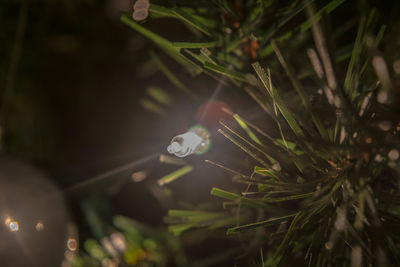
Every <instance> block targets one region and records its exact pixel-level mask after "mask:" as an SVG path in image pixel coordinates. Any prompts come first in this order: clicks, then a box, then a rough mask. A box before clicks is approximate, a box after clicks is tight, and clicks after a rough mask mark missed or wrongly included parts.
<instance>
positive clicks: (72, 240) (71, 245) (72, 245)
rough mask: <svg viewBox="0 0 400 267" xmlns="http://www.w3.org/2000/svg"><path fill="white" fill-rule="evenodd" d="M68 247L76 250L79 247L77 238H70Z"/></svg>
mask: <svg viewBox="0 0 400 267" xmlns="http://www.w3.org/2000/svg"><path fill="white" fill-rule="evenodd" d="M67 248H68V249H69V250H70V251H76V249H77V248H78V242H77V241H76V239H75V238H69V239H68V241H67Z"/></svg>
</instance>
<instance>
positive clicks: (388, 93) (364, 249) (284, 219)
mask: <svg viewBox="0 0 400 267" xmlns="http://www.w3.org/2000/svg"><path fill="white" fill-rule="evenodd" d="M196 2H198V7H196V5H195V3H196ZM360 2H362V4H360V6H362V7H363V9H362V11H361V12H360V13H358V12H357V7H356V6H354V5H352V4H350V3H349V1H347V2H346V1H341V0H333V1H291V3H289V4H286V3H285V4H283V3H282V2H281V1H273V0H271V1H261V0H258V1H255V0H254V1H214V2H213V4H209V5H208V6H207V11H208V12H205V11H204V9H203V8H204V5H203V3H204V2H203V1H191V4H190V6H185V2H181V4H180V5H178V6H176V7H174V6H172V7H169V8H167V7H161V6H158V5H155V4H152V5H151V8H150V13H151V15H152V17H154V18H159V17H160V16H164V17H170V18H176V19H180V20H181V21H183V22H184V23H187V24H188V27H193V28H194V30H196V31H199V32H200V33H201V34H199V35H198V37H197V39H196V38H194V39H196V41H195V42H187V41H186V40H184V42H181V41H182V40H179V41H180V42H175V43H172V42H170V41H165V40H164V39H160V38H159V37H157V36H156V35H155V34H154V33H151V32H150V31H149V32H148V31H147V30H144V27H143V26H139V24H137V23H135V22H133V21H131V20H130V18H129V15H126V14H125V15H123V16H122V21H123V22H125V23H127V24H128V25H129V26H131V27H132V28H133V29H136V30H138V31H139V32H141V33H143V34H144V35H145V36H147V37H149V38H150V39H152V40H153V41H154V42H156V43H157V44H158V45H159V46H160V47H161V48H162V49H163V50H164V51H165V52H167V53H168V54H169V55H170V56H171V57H173V58H174V59H176V60H177V61H178V62H179V63H181V64H187V62H190V64H193V65H196V66H200V67H202V68H204V69H207V70H211V71H213V72H215V73H217V74H219V75H223V76H226V77H228V78H229V79H230V80H231V83H232V85H233V86H232V87H237V88H243V91H246V92H247V93H248V94H249V95H250V96H251V97H252V98H253V99H254V100H255V101H256V102H257V103H258V104H259V105H260V107H261V109H263V110H264V111H265V113H266V114H265V116H268V117H270V118H271V119H272V120H273V121H275V122H276V125H264V123H265V121H267V120H265V119H259V120H258V121H254V122H247V121H246V120H245V119H243V118H246V114H240V116H242V117H243V118H241V117H239V115H235V116H236V117H235V118H236V121H237V122H238V123H239V126H240V127H241V128H242V130H244V132H242V131H241V130H240V129H239V128H238V127H237V126H234V125H228V124H227V123H224V122H221V126H222V127H223V129H222V130H220V133H222V134H223V135H224V136H225V137H227V138H228V139H229V140H230V141H232V142H233V143H234V144H236V145H237V146H238V147H239V148H240V149H242V150H243V151H245V152H246V153H247V154H248V155H249V157H250V158H252V159H254V162H255V164H256V165H255V168H254V172H253V173H249V174H242V173H239V172H237V171H235V170H233V169H234V166H229V167H225V166H221V165H219V164H216V163H214V164H215V165H216V166H219V167H222V168H224V169H226V170H227V171H228V172H231V173H232V174H233V175H234V178H233V180H234V181H237V182H239V183H244V184H247V188H246V189H245V190H244V191H243V192H242V195H239V194H236V193H230V192H227V191H225V190H222V189H218V188H214V189H213V190H212V191H211V194H212V195H214V196H218V197H220V198H223V199H225V200H228V202H224V205H223V206H224V208H225V209H226V210H227V211H229V212H230V213H231V214H233V215H236V216H237V217H238V218H241V220H237V221H236V222H234V223H233V225H232V222H231V221H227V222H226V225H229V224H231V225H232V227H231V228H229V229H228V230H227V234H229V235H237V236H238V237H239V238H240V239H241V240H242V241H243V242H246V243H247V244H248V246H247V249H246V254H247V257H248V259H249V261H248V262H252V263H253V264H254V263H255V262H257V263H259V264H262V265H263V266H307V265H308V266H350V265H351V266H367V265H368V266H389V265H390V266H398V265H400V258H399V255H400V251H399V245H400V232H399V227H398V226H399V223H400V212H399V204H400V203H399V202H398V199H399V184H398V183H399V170H400V169H399V168H400V167H399V160H398V157H399V156H398V153H399V150H400V142H399V132H398V130H399V128H398V125H399V122H400V121H399V119H400V116H399V109H398V105H399V102H398V96H399V95H398V90H399V85H398V79H399V73H397V74H396V73H393V71H392V70H391V66H392V64H393V62H394V61H395V60H396V58H392V55H391V54H384V52H385V51H382V50H381V49H384V48H385V49H393V48H392V47H393V46H396V42H398V41H399V39H398V37H397V36H394V35H393V34H392V32H391V31H394V28H395V27H388V29H386V28H387V27H386V26H385V25H384V24H383V21H384V19H383V16H385V14H384V13H382V12H383V10H380V9H374V8H373V7H372V6H370V5H369V3H368V2H367V1H360ZM342 5H343V6H344V7H343V6H342ZM316 7H317V8H316ZM341 8H342V10H341ZM345 8H348V9H351V10H350V11H351V12H353V14H351V15H348V14H347V13H346V12H345V10H343V9H345ZM393 8H394V9H395V8H398V7H397V6H394V7H393ZM337 10H338V11H337ZM340 10H341V12H340V13H335V12H336V11H337V12H339V11H340ZM395 10H397V11H398V9H395ZM366 11H368V12H366ZM340 14H342V15H343V14H345V15H343V16H344V17H343V18H341V17H338V16H340ZM352 21H354V22H356V23H351V22H352ZM321 22H324V23H321ZM398 23H399V22H398V21H395V22H394V23H393V25H398ZM326 25H330V28H328V27H326V28H328V31H327V32H326V33H324V28H323V26H326ZM348 25H351V26H350V27H349V26H348ZM357 25H358V27H357ZM387 30H389V31H387ZM349 36H350V37H349ZM382 42H383V43H384V45H382ZM397 46H398V44H397ZM314 47H315V48H314ZM346 47H351V48H352V51H351V53H348V52H347V53H346V54H340V53H339V51H350V50H349V49H348V48H346ZM183 48H185V49H190V53H191V54H192V55H193V56H194V57H195V58H196V59H198V60H197V61H196V62H194V61H191V60H190V61H189V59H188V60H185V59H184V58H185V57H186V55H187V53H186V54H184V53H182V49H183ZM272 53H275V56H274V57H273V56H272V55H271V54H272ZM338 53H339V54H340V56H338V57H336V55H338ZM204 55H207V56H204ZM307 55H308V57H307ZM397 60H398V59H397ZM254 61H257V62H255V63H254ZM251 66H252V67H253V68H251ZM199 73H200V72H199ZM255 76H257V77H258V79H257V78H256V77H255ZM175 83H176V82H175ZM396 86H397V87H396ZM232 90H235V88H232ZM318 91H319V92H320V93H318ZM231 124H232V123H231ZM235 127H236V128H235ZM265 129H268V130H265ZM245 134H247V135H248V138H247V137H244V135H245ZM220 149H223V147H221V148H220ZM258 166H262V167H258ZM231 168H232V169H231ZM249 214H253V215H249ZM170 215H171V214H170ZM200 215H201V216H200ZM200 215H196V216H200V217H196V218H197V219H196V221H190V218H192V217H193V216H194V215H191V214H190V212H189V211H187V212H186V213H185V214H183V215H182V214H181V215H179V214H176V212H175V213H174V215H173V216H178V217H182V218H186V221H187V220H189V224H186V225H180V228H179V229H177V228H175V226H172V228H173V229H175V230H174V232H175V233H177V232H181V231H183V230H187V229H189V228H191V227H200V226H203V227H205V226H207V227H209V226H210V225H211V222H212V220H211V222H210V221H209V222H207V223H204V224H199V223H198V222H199V220H198V219H199V218H202V219H201V220H205V221H207V220H210V218H214V216H226V215H223V214H220V215H218V214H217V213H216V214H208V213H202V214H200ZM210 216H211V217H210ZM222 218H223V217H222ZM201 220H200V221H201ZM221 226H222V225H221ZM182 227H183V228H182ZM260 251H261V256H260Z"/></svg>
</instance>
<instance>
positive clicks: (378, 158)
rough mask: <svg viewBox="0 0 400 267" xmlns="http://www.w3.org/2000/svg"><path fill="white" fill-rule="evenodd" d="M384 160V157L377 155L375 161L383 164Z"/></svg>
mask: <svg viewBox="0 0 400 267" xmlns="http://www.w3.org/2000/svg"><path fill="white" fill-rule="evenodd" d="M382 160H383V157H382V156H381V155H380V154H376V156H375V161H376V162H382Z"/></svg>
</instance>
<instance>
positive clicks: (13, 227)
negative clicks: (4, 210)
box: [8, 221, 19, 232]
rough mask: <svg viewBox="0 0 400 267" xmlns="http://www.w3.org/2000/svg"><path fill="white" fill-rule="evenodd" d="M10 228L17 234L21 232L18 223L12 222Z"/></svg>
mask: <svg viewBox="0 0 400 267" xmlns="http://www.w3.org/2000/svg"><path fill="white" fill-rule="evenodd" d="M8 228H9V229H10V231H11V232H17V231H18V230H19V223H18V222H17V221H11V222H10V223H9V224H8Z"/></svg>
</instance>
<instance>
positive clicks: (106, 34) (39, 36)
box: [0, 0, 251, 266]
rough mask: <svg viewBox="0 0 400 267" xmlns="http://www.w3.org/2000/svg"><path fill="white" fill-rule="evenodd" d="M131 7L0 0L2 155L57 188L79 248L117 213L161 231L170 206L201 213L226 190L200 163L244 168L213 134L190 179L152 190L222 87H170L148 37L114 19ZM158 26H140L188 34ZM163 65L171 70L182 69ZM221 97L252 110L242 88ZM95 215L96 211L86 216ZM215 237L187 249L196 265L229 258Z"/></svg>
mask: <svg viewBox="0 0 400 267" xmlns="http://www.w3.org/2000/svg"><path fill="white" fill-rule="evenodd" d="M133 4H134V1H131V0H109V1H106V0H104V1H102V0H100V1H94V0H72V1H61V0H56V1H13V0H6V1H4V2H2V4H1V5H0V20H1V32H0V39H1V47H2V49H1V58H2V60H1V67H0V77H1V79H0V81H1V92H0V93H1V126H2V128H1V133H2V140H3V142H2V147H1V149H2V151H3V154H4V155H7V157H6V159H7V158H8V157H12V158H15V159H18V160H19V161H21V162H25V163H21V164H26V162H28V163H30V164H32V165H34V166H36V167H37V168H38V169H40V170H41V172H43V173H44V174H45V176H47V177H48V178H46V179H47V180H50V181H51V183H53V184H55V186H56V187H57V188H58V189H57V190H58V191H59V192H61V194H62V195H63V197H64V200H65V202H66V203H65V206H66V213H68V216H67V215H66V216H67V217H68V221H71V222H72V224H73V225H74V227H75V228H76V229H75V231H76V232H79V238H77V240H79V241H78V242H80V247H82V248H83V247H84V244H85V241H86V240H88V239H90V238H92V237H93V236H94V237H95V238H96V239H98V240H101V239H102V238H103V237H104V236H107V235H109V234H110V232H113V231H114V230H110V229H111V228H112V225H113V218H114V216H116V215H121V216H126V217H129V218H131V219H133V220H135V221H138V222H141V223H143V224H145V225H146V226H149V227H151V229H152V230H154V231H155V229H160V228H161V229H165V232H167V229H166V227H167V226H166V224H165V223H164V222H163V217H164V216H165V215H167V211H168V209H170V208H197V205H198V204H199V203H207V202H209V201H210V200H211V199H212V197H211V196H210V194H209V192H210V190H211V188H212V187H214V186H218V185H225V188H229V187H232V183H231V181H230V178H229V175H227V174H226V173H225V172H223V171H221V170H220V169H218V168H215V167H214V166H212V165H210V164H206V163H204V159H206V158H207V159H213V157H215V158H219V159H221V158H222V161H224V160H225V162H227V161H229V160H231V161H232V160H233V161H237V162H236V163H238V164H239V165H241V166H243V168H246V167H245V166H246V164H245V161H243V158H245V156H243V157H238V158H232V157H229V158H228V157H226V156H225V155H227V153H232V152H234V153H238V155H241V154H240V151H238V150H237V149H234V146H233V145H231V144H230V143H229V142H228V141H225V140H224V139H223V138H222V137H219V136H215V139H213V147H212V148H211V150H210V152H209V153H208V154H207V156H194V157H193V158H190V159H189V162H190V164H191V165H192V166H194V170H193V171H192V172H190V173H189V174H188V175H186V176H185V177H183V178H181V179H179V180H177V181H175V182H174V183H172V184H171V185H170V186H169V187H160V186H158V185H157V180H158V179H160V178H161V177H163V176H165V175H167V174H168V173H171V172H173V171H174V170H176V169H177V166H176V165H171V164H167V163H163V162H160V154H167V151H166V147H167V146H168V144H169V142H170V140H171V138H172V137H173V136H175V135H177V134H180V133H183V132H184V131H186V130H187V129H188V128H190V127H191V126H193V125H195V124H196V113H198V108H199V107H200V106H201V104H204V102H205V101H206V100H207V99H208V98H210V97H211V96H213V98H214V99H220V98H224V94H225V95H226V92H225V91H226V88H225V86H223V85H221V84H220V85H218V84H217V83H216V82H215V81H214V80H210V79H204V78H203V79H201V80H197V81H196V83H194V82H192V81H191V80H190V77H189V78H188V77H186V78H185V75H182V77H181V78H182V79H186V80H185V82H188V84H190V86H192V87H191V88H190V90H193V91H195V92H196V95H190V94H189V95H188V94H186V93H185V92H182V91H180V90H179V89H177V88H176V86H175V85H174V84H172V83H171V82H170V81H169V80H168V79H167V78H166V77H165V76H164V75H163V74H162V73H161V72H160V71H158V69H157V66H156V65H155V64H154V63H153V61H152V58H151V56H150V54H149V51H151V50H152V49H156V48H155V47H153V44H152V42H151V41H149V40H147V39H145V38H144V37H143V36H141V35H139V34H138V33H136V32H134V31H132V30H131V29H129V28H128V27H127V26H126V25H124V24H122V23H121V22H120V12H121V11H129V10H132V7H133ZM163 21H165V22H166V23H160V21H158V22H155V23H154V22H151V21H150V22H148V23H147V25H146V26H148V27H149V28H151V29H152V30H154V31H156V32H160V33H165V34H164V36H166V35H167V37H168V39H171V40H172V39H173V40H182V41H185V40H186V39H187V38H186V36H188V35H189V33H190V30H189V29H188V28H187V27H185V25H183V24H182V23H180V22H177V21H176V20H172V19H170V20H168V19H164V20H163ZM186 41H187V40H186ZM165 60H166V62H167V63H168V68H171V69H174V68H175V69H177V70H179V68H177V66H176V64H175V63H172V64H171V62H168V59H165ZM152 88H155V89H152ZM154 91H155V92H156V93H155V94H157V92H159V94H161V96H164V100H165V101H166V102H165V103H164V104H163V103H161V104H157V101H155V100H154V98H153V97H152V94H153V95H154V93H152V92H154ZM165 92H167V93H165ZM165 94H166V95H165ZM229 95H230V97H229V99H230V101H228V102H226V105H228V106H230V107H235V109H236V110H240V109H244V108H245V107H246V105H247V104H248V103H251V101H250V99H247V98H246V96H245V94H243V93H239V92H232V91H230V92H229ZM235 96H237V97H236V100H235ZM243 96H245V98H244V99H243ZM239 99H240V101H238V100H239ZM235 101H236V102H237V103H235ZM246 101H248V103H246ZM215 120H216V121H217V119H215ZM213 130H215V129H213ZM218 142H222V143H224V146H225V145H226V147H225V148H224V151H223V153H221V152H220V153H217V152H216V151H215V149H214V146H217V144H218ZM230 155H232V154H230ZM5 161H7V160H5ZM220 162H221V160H220ZM5 164H7V163H5ZM121 166H122V168H120V167H121ZM178 167H179V166H178ZM110 171H111V172H110ZM135 174H136V176H135ZM135 177H136V178H135ZM5 179H8V178H5ZM19 186H21V187H24V186H27V185H26V184H25V185H24V184H22V182H21V183H20V185H19ZM19 186H17V187H19ZM10 190H11V189H10ZM12 190H14V189H12ZM28 201H29V200H28ZM21 205H24V204H21ZM206 205H208V204H206ZM212 205H213V204H211V208H212ZM215 205H216V206H215V207H219V203H215ZM208 207H210V205H209V206H208ZM22 208H23V207H22ZM88 210H89V211H88ZM91 210H95V211H94V212H93V213H95V214H96V215H93V216H92V217H91V216H90V214H92V213H91ZM48 212H49V213H51V212H53V211H51V210H49V211H48ZM99 214H100V215H99ZM21 229H22V227H21ZM163 234H167V233H164V232H163ZM167 235H168V234H167ZM219 242H220V243H218V242H211V243H210V244H211V245H209V246H208V247H207V248H205V247H202V248H201V249H196V248H195V247H194V248H193V247H192V248H191V247H190V246H188V247H187V248H186V249H187V250H189V251H190V253H189V254H193V257H194V258H199V259H201V257H202V256H203V255H205V254H206V252H207V251H213V252H215V251H225V249H226V246H227V245H226V246H225V245H224V246H223V244H224V243H221V242H223V241H221V240H219ZM189 243H191V241H189ZM192 243H196V242H192ZM103 249H104V248H103ZM67 250H68V249H67ZM86 253H87V252H86ZM182 253H183V252H182ZM89 254H90V253H89ZM14 255H15V254H14ZM167 257H169V256H167ZM100 259H101V257H100ZM168 261H173V260H171V259H168ZM86 264H87V263H86ZM93 264H94V266H96V264H99V263H98V262H97V263H93ZM104 264H108V263H107V262H106V263H104ZM170 264H171V263H170ZM173 265H174V264H173ZM46 266H47V265H46ZM48 266H53V265H48ZM83 266H86V265H85V264H84V265H83ZM105 266H108V265H105ZM109 266H113V265H109ZM149 266H151V265H149Z"/></svg>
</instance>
